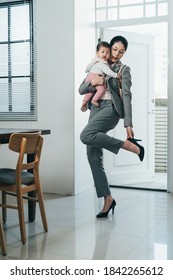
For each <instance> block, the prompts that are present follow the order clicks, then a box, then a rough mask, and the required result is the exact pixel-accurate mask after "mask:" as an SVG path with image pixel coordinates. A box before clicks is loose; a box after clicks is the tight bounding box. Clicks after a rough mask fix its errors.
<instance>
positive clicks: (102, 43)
mask: <svg viewBox="0 0 173 280" xmlns="http://www.w3.org/2000/svg"><path fill="white" fill-rule="evenodd" d="M101 47H105V48H109V49H110V48H111V46H110V44H109V43H108V42H106V41H101V42H99V43H98V44H97V47H96V51H97V52H98V51H99V50H100V48H101Z"/></svg>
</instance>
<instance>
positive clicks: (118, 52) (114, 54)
mask: <svg viewBox="0 0 173 280" xmlns="http://www.w3.org/2000/svg"><path fill="white" fill-rule="evenodd" d="M124 53H125V48H124V45H123V43H122V42H116V43H114V44H113V46H112V48H111V57H110V60H111V62H113V63H114V62H117V61H118V60H120V59H121V58H122V57H123V55H124Z"/></svg>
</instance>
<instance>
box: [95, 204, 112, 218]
mask: <svg viewBox="0 0 173 280" xmlns="http://www.w3.org/2000/svg"><path fill="white" fill-rule="evenodd" d="M115 205H116V201H115V199H113V200H112V204H111V206H110V207H109V209H108V211H106V212H102V211H101V212H100V213H98V214H97V216H96V217H97V218H98V219H99V218H106V217H107V216H108V214H109V211H110V210H111V209H112V215H114V208H115Z"/></svg>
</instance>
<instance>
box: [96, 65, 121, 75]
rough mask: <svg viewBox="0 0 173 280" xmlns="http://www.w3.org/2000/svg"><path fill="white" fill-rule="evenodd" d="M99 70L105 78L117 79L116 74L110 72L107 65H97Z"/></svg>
mask: <svg viewBox="0 0 173 280" xmlns="http://www.w3.org/2000/svg"><path fill="white" fill-rule="evenodd" d="M99 68H100V70H101V71H102V72H103V73H104V74H106V75H107V76H110V77H113V78H116V77H117V73H115V72H114V71H112V70H111V69H110V67H109V65H108V64H106V63H99Z"/></svg>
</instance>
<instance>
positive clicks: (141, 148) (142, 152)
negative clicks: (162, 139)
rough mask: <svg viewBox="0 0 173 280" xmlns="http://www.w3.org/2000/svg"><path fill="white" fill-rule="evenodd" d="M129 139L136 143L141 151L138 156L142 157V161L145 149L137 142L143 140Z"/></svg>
mask: <svg viewBox="0 0 173 280" xmlns="http://www.w3.org/2000/svg"><path fill="white" fill-rule="evenodd" d="M127 140H128V141H130V142H131V143H133V144H135V145H136V146H137V147H138V148H139V150H140V153H139V155H138V157H139V158H140V161H143V159H144V154H145V150H144V147H143V146H141V145H139V144H138V143H137V142H138V141H141V139H135V138H128V139H127Z"/></svg>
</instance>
